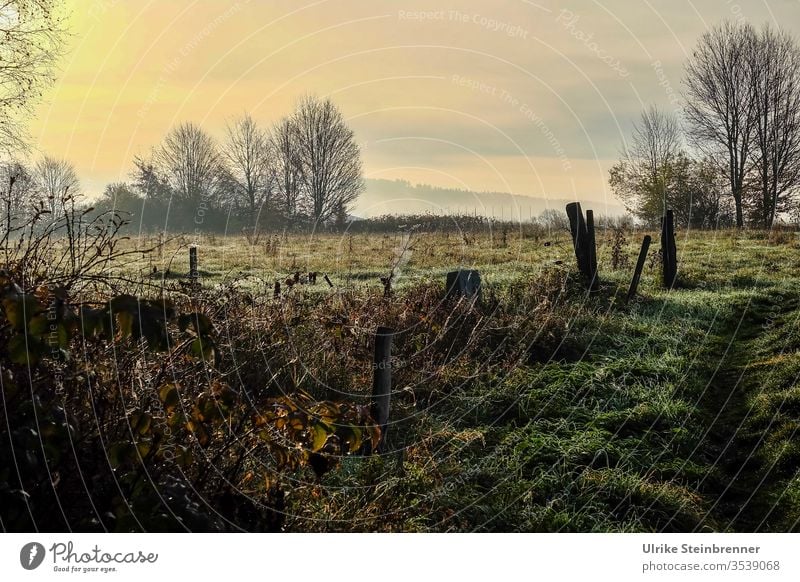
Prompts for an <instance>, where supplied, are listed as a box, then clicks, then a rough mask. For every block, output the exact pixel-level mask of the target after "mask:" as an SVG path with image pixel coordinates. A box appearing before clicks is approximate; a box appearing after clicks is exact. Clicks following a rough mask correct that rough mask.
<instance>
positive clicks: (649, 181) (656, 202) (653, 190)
mask: <svg viewBox="0 0 800 582" xmlns="http://www.w3.org/2000/svg"><path fill="white" fill-rule="evenodd" d="M680 154H681V131H680V127H679V125H678V121H677V120H676V119H675V117H674V116H673V115H670V114H668V113H665V112H663V111H661V110H659V109H658V108H657V107H655V106H651V107H649V108H648V109H645V110H644V111H642V114H641V117H640V119H639V122H638V123H636V124H634V127H633V132H632V137H631V140H630V143H629V144H627V145H626V147H625V148H624V150H623V153H622V158H621V159H620V161H619V163H618V164H616V165H615V166H614V167H613V168H612V169H611V180H610V183H611V187H612V189H613V190H614V193H615V194H616V195H617V197H618V198H619V199H620V200H622V202H623V203H624V204H625V206H626V208H627V209H628V211H629V212H631V213H633V214H634V215H636V216H638V217H639V218H642V219H644V220H647V221H651V222H652V221H653V220H655V219H657V218H658V217H659V216H662V215H663V213H664V210H665V209H666V207H667V206H668V205H670V194H671V185H672V182H673V181H674V178H675V169H676V163H677V161H678V157H679V155H680Z"/></svg>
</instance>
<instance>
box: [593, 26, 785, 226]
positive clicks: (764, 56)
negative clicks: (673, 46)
mask: <svg viewBox="0 0 800 582" xmlns="http://www.w3.org/2000/svg"><path fill="white" fill-rule="evenodd" d="M683 89H684V91H683V96H684V99H685V106H684V108H683V111H682V112H681V114H680V115H678V114H671V113H667V112H664V111H661V110H659V109H658V108H656V107H649V108H647V109H646V110H645V111H644V112H642V114H641V117H640V119H639V120H638V122H637V123H636V124H635V126H634V130H633V134H632V136H631V139H630V141H629V142H628V143H627V144H626V146H625V147H624V148H623V155H622V158H621V159H620V160H619V162H618V163H617V164H615V165H614V166H613V167H612V169H611V171H610V180H609V182H610V185H611V188H612V190H613V191H614V193H615V194H616V196H617V197H618V198H619V199H620V200H621V201H622V202H623V203H624V204H625V206H626V208H627V209H628V210H629V212H631V213H632V214H633V215H634V216H635V217H636V218H638V219H639V220H640V221H642V222H644V223H657V221H658V218H659V217H660V216H661V215H662V214H663V212H664V210H665V208H667V207H669V208H672V209H673V210H674V211H675V217H676V220H677V221H678V222H679V223H681V224H685V225H691V226H696V227H715V226H732V225H735V226H737V227H743V226H754V227H761V228H771V227H772V225H773V224H774V223H775V221H776V220H777V219H779V218H781V217H785V216H788V215H793V216H792V217H793V218H796V217H797V216H798V214H799V213H798V211H799V210H800V200H798V197H797V192H798V187H800V47H798V43H797V41H796V39H795V38H794V37H793V36H792V35H791V34H789V33H788V32H786V31H784V30H781V29H776V28H773V27H772V26H770V25H765V26H763V27H762V28H761V29H760V30H758V29H756V28H755V27H753V26H752V25H751V24H747V23H732V22H724V23H722V24H721V25H719V26H717V27H716V28H714V29H712V30H710V31H708V32H706V33H705V34H704V35H703V36H702V37H701V38H700V39H699V41H698V43H697V46H696V47H695V49H694V51H693V53H692V55H691V57H690V58H689V59H688V61H687V62H686V64H685V67H684V77H683Z"/></svg>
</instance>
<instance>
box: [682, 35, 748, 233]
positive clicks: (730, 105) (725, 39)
mask: <svg viewBox="0 0 800 582" xmlns="http://www.w3.org/2000/svg"><path fill="white" fill-rule="evenodd" d="M755 37H756V33H755V31H754V29H753V27H752V26H750V25H749V24H735V23H731V22H725V23H723V24H722V25H720V26H718V27H717V28H715V29H713V30H711V31H709V32H706V33H705V34H704V35H703V36H702V37H701V38H700V40H699V41H698V43H697V47H696V48H695V50H694V52H693V54H692V57H691V58H690V59H689V62H688V63H687V65H686V70H685V79H684V84H685V88H686V100H687V105H686V118H687V121H688V122H689V134H690V136H691V137H692V138H693V140H694V142H695V143H696V144H697V145H698V146H699V147H700V148H701V149H703V151H704V152H705V153H706V154H707V155H710V156H717V155H718V154H719V153H720V152H721V153H722V154H723V155H724V156H725V164H724V165H725V169H726V174H727V175H728V182H729V184H730V189H731V195H732V196H733V199H734V204H735V207H736V225H737V226H740V227H741V226H743V225H744V213H743V198H744V193H745V180H746V176H747V173H748V163H749V158H750V147H751V144H752V137H753V132H754V130H755V119H754V115H753V107H754V104H753V98H752V90H751V87H752V80H751V76H752V70H751V68H750V66H749V61H750V53H751V50H752V46H753V43H754V42H755Z"/></svg>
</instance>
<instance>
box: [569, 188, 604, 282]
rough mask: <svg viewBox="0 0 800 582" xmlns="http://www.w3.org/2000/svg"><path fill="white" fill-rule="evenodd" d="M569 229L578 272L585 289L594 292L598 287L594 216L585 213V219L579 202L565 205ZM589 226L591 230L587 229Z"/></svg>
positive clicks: (588, 212) (588, 211)
mask: <svg viewBox="0 0 800 582" xmlns="http://www.w3.org/2000/svg"><path fill="white" fill-rule="evenodd" d="M567 216H568V217H569V228H570V232H571V233H572V245H573V247H574V248H575V258H576V259H577V261H578V270H579V271H580V272H581V275H582V276H583V279H584V282H585V283H586V288H587V289H589V290H590V291H595V290H597V289H598V288H599V287H600V277H599V276H598V274H597V247H596V242H595V234H594V214H593V213H592V211H591V210H587V211H586V219H584V217H583V210H582V209H581V204H580V202H570V203H569V204H567ZM589 224H591V230H590V228H589Z"/></svg>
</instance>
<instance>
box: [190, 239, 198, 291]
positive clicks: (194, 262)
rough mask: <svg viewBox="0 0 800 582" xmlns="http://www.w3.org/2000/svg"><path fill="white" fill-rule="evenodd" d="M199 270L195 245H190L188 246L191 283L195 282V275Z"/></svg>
mask: <svg viewBox="0 0 800 582" xmlns="http://www.w3.org/2000/svg"><path fill="white" fill-rule="evenodd" d="M198 275H199V272H198V270H197V246H196V245H191V246H190V247H189V280H190V281H191V283H192V285H196V284H197V277H198Z"/></svg>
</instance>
